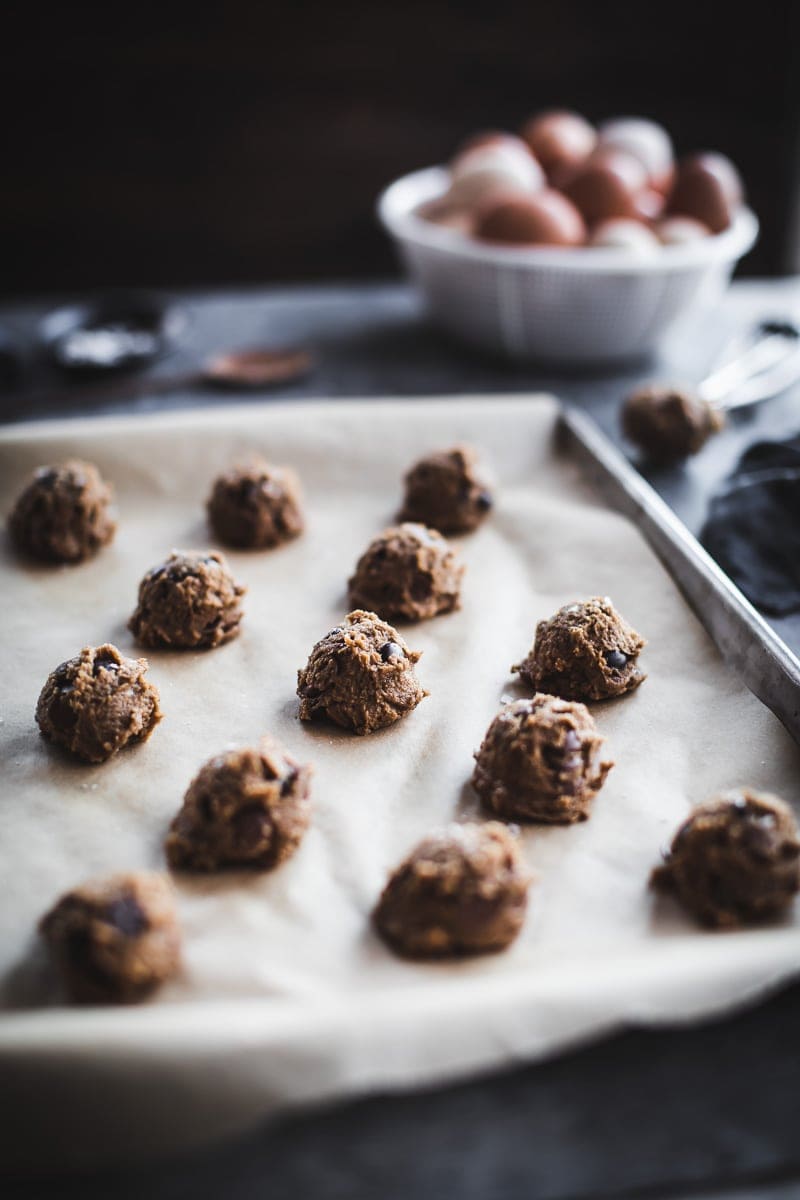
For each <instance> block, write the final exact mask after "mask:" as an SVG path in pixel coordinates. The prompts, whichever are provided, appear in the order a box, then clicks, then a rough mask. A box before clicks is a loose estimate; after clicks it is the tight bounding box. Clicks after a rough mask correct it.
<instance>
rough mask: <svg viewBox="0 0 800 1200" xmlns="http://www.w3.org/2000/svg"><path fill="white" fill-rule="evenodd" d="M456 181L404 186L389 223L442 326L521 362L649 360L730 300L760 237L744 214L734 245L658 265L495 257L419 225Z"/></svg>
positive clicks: (517, 251)
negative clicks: (688, 322)
mask: <svg viewBox="0 0 800 1200" xmlns="http://www.w3.org/2000/svg"><path fill="white" fill-rule="evenodd" d="M447 178H448V177H447V172H446V171H445V170H444V169H443V168H440V167H431V168H428V169H427V170H424V171H415V172H414V173H413V174H412V175H406V176H404V177H403V178H402V179H398V180H397V181H396V182H395V183H393V184H391V185H390V186H389V187H388V188H387V189H386V191H384V192H383V194H382V195H381V197H380V199H379V201H378V215H379V217H380V220H381V222H382V223H383V225H384V227H385V228H386V229H387V230H388V232H389V233H390V234H391V236H392V237H393V238H394V240H395V242H396V244H397V246H398V249H399V252H400V254H401V257H402V259H403V261H404V263H405V265H406V268H407V270H408V273H409V275H410V277H411V279H412V280H413V281H414V282H415V283H416V284H417V286H418V287H419V288H420V290H421V292H422V293H423V295H424V296H425V299H426V301H427V304H428V307H429V309H430V312H431V314H432V316H433V317H434V318H435V319H436V320H437V321H438V322H439V324H441V325H442V326H444V328H446V329H447V330H449V331H450V332H451V333H453V334H455V335H457V336H458V337H459V338H461V339H462V340H463V341H466V342H469V343H470V345H473V346H479V347H482V348H484V349H487V350H492V351H499V352H501V353H504V354H506V355H508V356H510V357H511V358H518V359H527V358H536V359H541V360H550V361H562V362H563V361H572V362H594V363H602V362H611V361H613V360H619V359H626V358H628V359H630V358H636V357H638V356H641V355H644V354H647V353H648V352H650V351H652V350H653V349H655V347H656V346H657V345H658V343H659V342H660V340H661V339H662V338H663V337H664V335H665V334H666V333H667V331H668V330H669V329H670V328H671V327H672V325H673V324H674V323H675V322H676V321H677V320H678V318H679V317H682V316H684V315H686V313H687V312H688V311H689V310H691V309H692V308H694V307H696V306H698V305H702V304H709V303H713V302H714V300H715V299H716V298H718V297H719V295H720V294H721V293H722V292H723V291H724V289H725V287H726V286H727V284H728V281H729V279H730V277H731V274H732V272H733V268H734V266H735V265H736V262H737V261H738V259H740V258H741V257H742V255H743V254H745V253H746V252H747V251H748V250H749V249H750V247H751V246H752V245H753V243H754V242H755V240H756V237H757V236H758V221H757V220H756V218H755V216H754V214H753V213H752V212H751V211H750V210H749V209H742V210H741V211H740V212H739V214H738V215H737V217H736V219H735V221H734V223H733V225H732V226H731V227H730V229H726V230H725V232H724V233H720V234H717V235H716V236H714V237H708V238H704V239H703V240H702V241H699V242H695V243H692V244H689V245H684V246H663V247H659V248H658V249H657V250H655V251H654V253H653V255H652V256H651V257H647V258H644V257H636V256H634V255H632V254H631V253H630V252H626V251H624V250H618V249H616V248H613V249H611V248H602V249H600V248H597V249H588V248H577V249H561V248H556V247H546V246H535V247H529V248H525V247H516V246H508V247H507V246H493V245H487V244H485V243H482V242H478V241H476V240H474V239H471V238H467V237H465V236H464V235H463V234H459V233H458V232H456V231H455V230H452V229H447V228H444V227H443V226H441V225H435V224H433V223H432V222H430V221H425V220H423V219H422V218H420V217H418V216H416V215H415V212H416V210H417V209H418V208H419V206H420V205H421V204H423V203H425V201H427V200H432V199H434V198H436V197H437V196H440V195H442V194H443V193H444V191H445V190H446V187H447Z"/></svg>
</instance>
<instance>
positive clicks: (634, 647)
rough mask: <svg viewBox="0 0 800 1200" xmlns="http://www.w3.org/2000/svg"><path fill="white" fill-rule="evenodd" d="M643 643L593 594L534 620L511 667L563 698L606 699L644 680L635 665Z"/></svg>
mask: <svg viewBox="0 0 800 1200" xmlns="http://www.w3.org/2000/svg"><path fill="white" fill-rule="evenodd" d="M646 644H647V643H646V642H645V640H644V638H643V637H641V635H640V634H638V633H637V632H636V630H635V629H632V628H631V627H630V625H628V624H626V622H625V621H624V620H623V619H622V617H621V616H620V615H619V613H618V612H617V610H616V609H615V608H614V605H613V604H612V603H611V601H610V600H609V599H608V597H603V596H595V597H594V598H593V599H592V600H586V601H585V602H584V603H583V604H567V605H565V606H564V608H560V609H559V610H558V612H557V613H556V614H555V615H554V616H552V617H551V618H550V619H549V620H548V621H540V622H539V624H538V625H537V626H536V638H535V639H534V643H533V646H532V648H531V650H530V651H529V653H528V656H527V658H524V659H523V660H522V662H521V663H517V665H516V666H514V667H512V668H511V670H512V671H516V672H518V673H519V676H520V678H521V679H523V680H524V681H525V683H527V684H528V685H529V686H530V687H532V688H533V689H534V690H535V691H537V692H548V693H550V694H552V695H554V696H561V697H562V699H564V700H583V701H587V700H608V699H610V698H611V697H612V696H622V695H623V694H624V693H625V692H630V691H632V690H633V689H634V688H635V687H638V686H639V684H640V683H642V681H643V680H644V679H646V676H645V675H643V674H642V672H641V671H640V670H639V667H638V664H637V659H638V656H639V651H640V650H641V649H642V647H643V646H645V645H646Z"/></svg>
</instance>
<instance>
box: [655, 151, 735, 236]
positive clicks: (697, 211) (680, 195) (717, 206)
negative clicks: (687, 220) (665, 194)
mask: <svg viewBox="0 0 800 1200" xmlns="http://www.w3.org/2000/svg"><path fill="white" fill-rule="evenodd" d="M743 199H744V189H743V187H742V180H741V177H740V175H739V172H738V171H737V170H736V167H735V166H734V165H733V163H732V162H731V160H730V159H729V158H726V157H725V155H724V154H710V153H709V154H692V155H691V156H690V157H689V158H684V159H683V160H682V161H681V162H680V163H679V164H678V170H677V173H676V176H675V184H674V186H673V188H672V191H671V192H670V195H669V199H668V201H667V212H668V213H669V215H670V216H672V215H673V214H674V215H678V216H684V217H694V218H695V220H697V221H702V223H703V224H704V225H707V226H708V228H709V229H710V230H711V232H712V233H722V231H723V229H727V228H728V226H729V225H730V223H731V221H732V220H733V217H734V215H735V213H736V210H737V209H738V208H739V207H740V206H741V204H742V201H743Z"/></svg>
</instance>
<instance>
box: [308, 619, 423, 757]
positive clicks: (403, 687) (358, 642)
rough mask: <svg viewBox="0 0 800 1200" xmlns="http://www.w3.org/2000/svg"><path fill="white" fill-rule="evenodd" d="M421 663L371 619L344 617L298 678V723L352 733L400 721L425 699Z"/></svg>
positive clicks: (383, 624) (388, 630)
mask: <svg viewBox="0 0 800 1200" xmlns="http://www.w3.org/2000/svg"><path fill="white" fill-rule="evenodd" d="M420 657H421V652H420V651H419V650H409V648H408V646H407V645H406V644H405V642H404V641H403V639H402V638H401V637H400V634H399V633H398V632H397V630H396V629H393V628H392V626H391V625H387V624H386V622H385V621H382V620H381V619H380V617H377V616H376V615H375V613H372V612H363V611H362V610H361V609H357V610H356V611H355V612H351V613H348V615H347V616H346V617H345V619H344V620H343V621H342V623H341V625H337V627H336V628H335V629H332V630H331V631H330V633H327V634H326V635H325V637H324V638H322V640H321V641H319V642H317V644H316V646H315V647H314V649H313V650H312V651H311V654H310V656H309V659H308V662H307V664H306V666H305V667H304V668H303V669H302V670H301V671H298V672H297V694H298V696H299V697H300V720H301V721H313V720H314V719H315V718H317V717H327V718H328V720H329V721H333V722H334V724H336V725H342V726H344V728H345V729H352V730H354V732H355V733H372V732H373V730H375V729H382V728H383V727H384V726H385V725H391V724H392V723H393V722H394V721H399V720H400V718H401V717H405V716H407V715H408V714H409V713H410V712H411V711H412V710H413V709H415V708H416V707H417V705H418V704H419V702H420V700H422V699H423V698H424V697H425V696H427V694H428V693H427V692H426V691H425V690H424V689H423V688H421V687H420V685H419V681H418V680H417V676H416V673H415V671H414V663H416V662H417V661H418V660H419V658H420Z"/></svg>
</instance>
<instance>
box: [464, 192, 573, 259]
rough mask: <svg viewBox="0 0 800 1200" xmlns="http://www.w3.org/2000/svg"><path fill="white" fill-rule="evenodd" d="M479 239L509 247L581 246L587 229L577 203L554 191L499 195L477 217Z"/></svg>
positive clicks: (487, 202) (476, 230)
mask: <svg viewBox="0 0 800 1200" xmlns="http://www.w3.org/2000/svg"><path fill="white" fill-rule="evenodd" d="M475 236H476V237H478V238H481V239H482V240H483V241H485V242H501V243H505V244H506V245H509V246H580V245H581V244H582V243H583V242H585V241H586V226H585V225H584V222H583V218H582V217H581V214H580V213H579V212H578V210H577V209H576V208H575V206H574V204H571V203H570V201H569V200H568V199H567V198H566V196H562V195H561V193H560V192H556V191H554V190H553V189H552V188H544V189H543V190H542V191H541V192H536V193H535V194H534V195H533V196H521V195H519V194H518V193H512V192H507V193H505V194H503V193H497V194H496V195H495V196H494V197H490V198H488V199H487V200H486V203H485V204H484V205H483V207H482V208H481V209H480V211H479V212H478V215H477V222H476V229H475Z"/></svg>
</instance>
